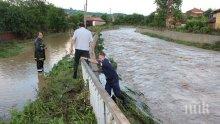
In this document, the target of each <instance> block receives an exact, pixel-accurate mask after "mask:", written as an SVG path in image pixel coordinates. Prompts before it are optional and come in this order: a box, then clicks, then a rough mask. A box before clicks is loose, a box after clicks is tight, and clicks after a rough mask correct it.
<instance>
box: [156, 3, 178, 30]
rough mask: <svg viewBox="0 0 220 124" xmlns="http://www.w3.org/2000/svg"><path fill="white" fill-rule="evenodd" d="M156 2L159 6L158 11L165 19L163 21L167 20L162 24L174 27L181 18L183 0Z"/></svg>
mask: <svg viewBox="0 0 220 124" xmlns="http://www.w3.org/2000/svg"><path fill="white" fill-rule="evenodd" d="M155 3H156V4H157V6H158V9H157V13H158V15H160V16H162V17H161V19H163V20H162V21H161V22H165V25H161V26H166V27H168V28H171V27H173V26H174V25H175V24H176V22H177V21H178V19H180V17H179V16H180V15H181V14H180V13H181V11H180V7H181V5H182V0H155ZM156 19H157V17H156ZM157 21H158V20H157ZM163 24H164V23H163Z"/></svg>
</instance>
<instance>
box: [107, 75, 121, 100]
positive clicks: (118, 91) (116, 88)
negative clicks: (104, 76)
mask: <svg viewBox="0 0 220 124" xmlns="http://www.w3.org/2000/svg"><path fill="white" fill-rule="evenodd" d="M112 89H113V92H114V94H115V96H116V97H118V98H119V97H120V96H121V89H120V87H119V80H118V79H113V80H111V81H108V80H107V82H106V84H105V90H106V91H107V92H108V94H109V95H110V96H111V90H112Z"/></svg>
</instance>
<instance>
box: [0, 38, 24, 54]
mask: <svg viewBox="0 0 220 124" xmlns="http://www.w3.org/2000/svg"><path fill="white" fill-rule="evenodd" d="M25 44H27V43H26V42H25V43H23V42H18V41H11V42H0V58H7V57H12V56H16V55H18V54H19V53H21V52H23V51H24V49H25Z"/></svg>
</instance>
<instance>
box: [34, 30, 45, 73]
mask: <svg viewBox="0 0 220 124" xmlns="http://www.w3.org/2000/svg"><path fill="white" fill-rule="evenodd" d="M42 38H43V33H42V32H39V33H38V37H37V38H36V40H35V41H34V46H35V54H34V57H35V60H36V62H37V71H38V72H43V71H44V60H45V45H44V44H43V39H42Z"/></svg>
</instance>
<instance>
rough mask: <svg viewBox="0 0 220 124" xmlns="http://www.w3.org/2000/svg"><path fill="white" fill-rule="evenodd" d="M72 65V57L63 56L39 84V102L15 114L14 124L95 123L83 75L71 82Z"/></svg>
mask: <svg viewBox="0 0 220 124" xmlns="http://www.w3.org/2000/svg"><path fill="white" fill-rule="evenodd" d="M72 65H73V61H72V59H70V58H69V57H64V58H63V60H61V61H60V62H59V63H58V64H57V65H55V66H54V67H53V69H52V71H51V72H50V73H49V74H48V75H47V76H46V77H44V78H43V81H42V82H40V83H39V90H38V91H39V92H38V97H37V99H36V100H35V101H33V102H31V103H29V104H28V105H27V106H25V107H24V110H23V111H17V110H13V111H12V117H11V123H12V124H41V123H49V124H64V123H68V124H85V123H86V124H95V123H96V118H95V115H94V113H93V110H92V107H91V106H90V104H89V99H88V98H89V97H88V95H89V91H88V90H87V89H86V87H85V84H84V81H83V79H82V76H80V77H79V78H78V79H72V70H73V66H72ZM39 76H40V75H39ZM41 76H43V75H41Z"/></svg>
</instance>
